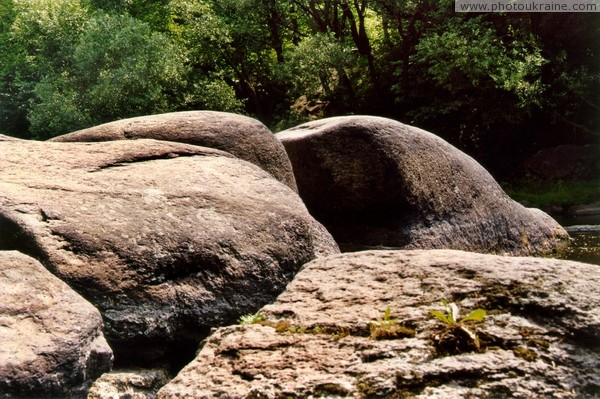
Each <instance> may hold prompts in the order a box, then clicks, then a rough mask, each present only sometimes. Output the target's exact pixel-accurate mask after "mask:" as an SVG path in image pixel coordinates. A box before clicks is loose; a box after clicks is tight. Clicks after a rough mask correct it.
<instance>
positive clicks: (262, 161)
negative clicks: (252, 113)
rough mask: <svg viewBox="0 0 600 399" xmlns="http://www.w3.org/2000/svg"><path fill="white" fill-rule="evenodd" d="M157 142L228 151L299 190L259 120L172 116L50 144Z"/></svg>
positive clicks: (122, 124)
mask: <svg viewBox="0 0 600 399" xmlns="http://www.w3.org/2000/svg"><path fill="white" fill-rule="evenodd" d="M128 139H129V140H135V139H156V140H165V141H176V142H180V143H187V144H194V145H199V146H203V147H210V148H216V149H219V150H222V151H227V152H229V153H231V154H233V155H235V156H236V157H238V158H241V159H243V160H246V161H248V162H251V163H253V164H255V165H258V166H260V167H261V168H263V169H264V170H266V171H267V172H269V173H270V174H272V175H273V176H274V177H275V178H276V179H277V180H279V181H281V182H282V183H284V184H286V185H287V186H289V187H290V188H291V189H293V190H296V191H297V189H296V182H295V180H294V173H293V172H292V165H291V164H290V160H289V159H288V157H287V155H286V153H285V150H284V148H283V146H282V145H281V143H280V142H279V141H278V140H277V139H276V138H275V136H274V135H273V133H272V132H271V131H270V130H269V129H268V128H267V127H266V126H265V125H263V124H262V123H261V122H259V121H257V120H256V119H253V118H249V117H247V116H243V115H237V114H231V113H227V112H217V111H186V112H172V113H167V114H161V115H149V116H141V117H137V118H129V119H123V120H119V121H115V122H110V123H105V124H103V125H98V126H94V127H91V128H88V129H83V130H79V131H77V132H73V133H69V134H65V135H63V136H59V137H55V138H53V139H51V140H50V141H63V142H66V141H76V142H94V141H112V140H128Z"/></svg>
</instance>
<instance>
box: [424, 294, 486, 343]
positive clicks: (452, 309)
mask: <svg viewBox="0 0 600 399" xmlns="http://www.w3.org/2000/svg"><path fill="white" fill-rule="evenodd" d="M441 303H442V306H444V310H445V312H442V311H439V310H430V311H429V313H430V314H431V315H432V316H434V317H435V318H436V319H438V320H439V321H441V322H442V323H444V325H445V327H444V329H443V330H442V332H441V333H440V334H439V335H438V336H437V337H436V341H437V344H438V348H439V349H442V351H448V352H463V351H467V350H469V349H475V350H477V351H479V350H480V349H481V345H480V342H479V337H478V336H477V332H476V331H475V330H474V329H472V327H471V326H470V324H472V323H479V322H482V321H483V320H484V318H485V316H486V314H487V312H486V311H485V310H484V309H475V310H473V311H471V312H470V313H469V314H467V315H466V316H465V317H463V318H459V317H460V311H459V309H458V305H456V304H455V303H454V302H452V303H448V302H447V301H446V300H442V302H441Z"/></svg>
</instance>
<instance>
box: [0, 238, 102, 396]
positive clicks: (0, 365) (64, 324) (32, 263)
mask: <svg viewBox="0 0 600 399" xmlns="http://www.w3.org/2000/svg"><path fill="white" fill-rule="evenodd" d="M2 234H4V231H2ZM0 297H1V298H2V300H1V301H0V343H1V344H0V396H1V397H11V396H31V397H39V396H81V395H83V394H85V391H86V390H87V388H89V386H90V384H91V383H92V381H93V380H94V379H95V378H97V377H98V376H100V375H101V374H102V373H104V372H107V371H110V368H111V367H112V357H113V355H112V350H111V349H110V347H109V346H108V344H107V343H106V340H105V339H104V336H103V334H102V317H101V316H100V313H99V312H98V310H96V309H95V308H94V307H93V306H92V305H91V304H90V303H89V302H87V301H86V300H85V299H84V298H82V297H81V296H80V295H78V294H77V293H76V292H75V291H73V290H72V289H71V288H69V286H67V285H66V284H65V283H63V282H62V281H60V280H59V279H58V278H56V277H55V276H53V275H52V274H51V273H50V272H49V271H48V270H46V269H45V268H44V267H43V266H42V265H41V264H40V263H39V262H38V261H36V260H34V259H32V258H30V257H28V256H26V255H23V254H21V253H19V252H17V251H0Z"/></svg>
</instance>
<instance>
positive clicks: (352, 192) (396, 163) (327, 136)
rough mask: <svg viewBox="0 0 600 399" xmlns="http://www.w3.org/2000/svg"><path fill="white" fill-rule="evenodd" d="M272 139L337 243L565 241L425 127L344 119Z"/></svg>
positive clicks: (521, 245) (496, 247) (494, 249)
mask: <svg viewBox="0 0 600 399" xmlns="http://www.w3.org/2000/svg"><path fill="white" fill-rule="evenodd" d="M276 136H277V138H278V139H279V140H281V142H282V143H283V145H284V147H285V149H286V151H287V153H288V156H289V157H290V160H291V162H292V166H293V169H294V173H295V176H296V183H297V185H298V190H299V193H300V196H301V197H302V199H303V200H304V202H305V203H306V205H307V207H308V209H309V210H310V212H311V214H313V215H314V216H315V217H316V218H317V219H318V220H319V221H320V222H322V223H323V224H324V225H325V226H326V227H327V228H328V230H329V231H330V232H331V233H332V234H333V236H334V237H335V238H336V240H337V241H338V243H339V244H340V246H341V247H342V249H344V248H346V249H350V250H352V249H357V248H358V249H366V248H369V247H394V248H406V249H411V248H421V249H434V248H449V249H460V250H467V251H475V252H483V253H496V254H512V255H531V254H540V253H547V252H552V251H553V250H555V249H556V248H557V247H560V246H563V245H565V243H566V242H567V240H568V239H569V236H568V234H567V233H566V232H565V230H564V229H563V228H562V227H561V226H560V225H559V224H558V223H557V222H556V221H554V220H553V219H552V218H550V217H549V216H548V215H546V214H545V213H543V212H541V211H539V210H535V209H526V208H525V207H523V206H521V205H520V204H518V203H516V202H515V201H513V200H511V199H510V198H509V197H508V196H507V195H506V194H505V193H504V191H503V190H502V189H501V188H500V186H499V185H498V184H497V183H496V181H495V180H494V179H493V178H492V176H491V175H490V174H489V173H488V172H487V171H486V170H485V169H484V168H483V167H482V166H481V165H479V164H478V163H477V162H476V161H475V160H474V159H473V158H471V157H469V156H468V155H466V154H464V153H463V152H461V151H459V150H458V149H456V148H455V147H453V146H451V145H450V144H448V143H447V142H446V141H444V140H442V139H441V138H439V137H437V136H435V135H434V134H432V133H429V132H426V131H424V130H421V129H418V128H415V127H412V126H408V125H405V124H402V123H400V122H396V121H393V120H390V119H386V118H380V117H372V116H346V117H335V118H328V119H322V120H317V121H313V122H308V123H305V124H303V125H300V126H297V127H294V128H292V129H289V130H286V131H283V132H280V133H278V134H277V135H276Z"/></svg>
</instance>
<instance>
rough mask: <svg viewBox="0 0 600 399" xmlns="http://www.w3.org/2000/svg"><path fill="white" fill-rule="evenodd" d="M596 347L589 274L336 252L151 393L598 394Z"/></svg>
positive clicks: (448, 257)
mask: <svg viewBox="0 0 600 399" xmlns="http://www.w3.org/2000/svg"><path fill="white" fill-rule="evenodd" d="M442 301H446V303H447V306H444V304H442V303H441V302H442ZM436 312H437V313H436ZM259 316H260V317H259ZM599 342H600V269H599V268H598V266H597V265H590V264H584V263H577V262H571V261H564V260H556V259H542V258H533V257H502V256H496V255H486V254H478V253H469V252H463V251H456V250H409V251H403V250H402V251H365V252H355V253H345V254H340V255H333V256H330V257H326V258H321V259H317V260H315V261H312V262H310V263H309V264H307V265H306V266H305V267H304V268H303V269H302V271H301V272H300V273H298V275H297V276H296V278H295V279H294V281H293V282H292V283H290V285H288V287H287V289H286V291H285V292H284V293H282V294H281V295H280V296H279V297H278V298H277V300H276V301H275V302H274V303H273V304H271V305H267V306H265V307H264V308H263V309H262V310H261V311H260V312H259V314H258V315H257V316H256V317H255V318H254V323H253V324H250V325H237V326H229V327H222V328H219V329H217V330H216V331H215V332H214V333H213V334H212V335H211V336H210V337H209V338H207V339H206V341H205V344H204V346H203V347H202V349H201V350H200V351H199V353H198V356H197V357H196V359H195V360H194V361H193V362H191V363H190V364H189V365H187V366H186V367H185V368H184V369H183V370H181V372H180V373H179V374H178V375H177V376H176V377H175V378H174V379H173V380H172V381H171V382H170V383H169V384H167V385H166V386H164V387H163V388H162V389H161V390H160V391H159V392H158V398H159V399H167V398H188V397H194V398H218V397H228V398H248V397H254V398H266V399H277V398H282V397H293V398H308V397H335V398H339V397H343V398H506V397H519V398H599V397H600V374H598V370H599V369H600V353H599V352H598V343H599Z"/></svg>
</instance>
